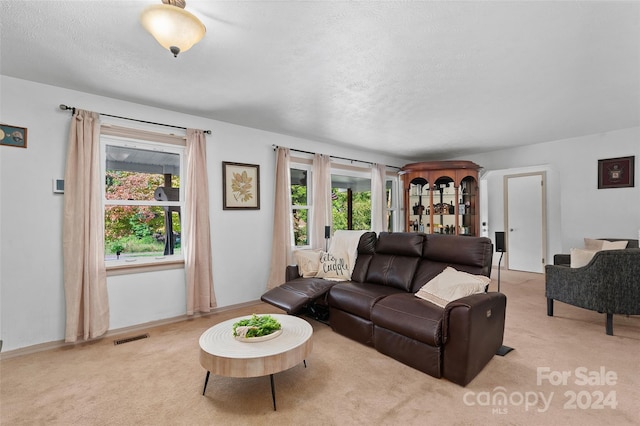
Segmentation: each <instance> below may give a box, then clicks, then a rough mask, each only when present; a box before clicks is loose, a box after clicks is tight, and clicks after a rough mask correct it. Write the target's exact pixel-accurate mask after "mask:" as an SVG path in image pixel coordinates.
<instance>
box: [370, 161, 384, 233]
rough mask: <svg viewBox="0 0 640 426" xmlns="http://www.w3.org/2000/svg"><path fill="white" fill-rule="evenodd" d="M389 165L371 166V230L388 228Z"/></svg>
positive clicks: (380, 230)
mask: <svg viewBox="0 0 640 426" xmlns="http://www.w3.org/2000/svg"><path fill="white" fill-rule="evenodd" d="M386 174H387V166H385V165H384V164H374V165H373V166H372V167H371V230H372V231H373V232H385V231H386V230H387V220H386V219H387V200H386V199H387V197H386V194H387V191H386Z"/></svg>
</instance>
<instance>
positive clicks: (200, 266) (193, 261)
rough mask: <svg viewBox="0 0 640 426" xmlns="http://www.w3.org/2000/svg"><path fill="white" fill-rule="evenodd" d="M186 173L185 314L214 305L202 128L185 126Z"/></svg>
mask: <svg viewBox="0 0 640 426" xmlns="http://www.w3.org/2000/svg"><path fill="white" fill-rule="evenodd" d="M186 145H187V146H186V154H187V174H186V194H185V210H186V215H187V217H186V218H185V219H186V220H185V238H184V240H185V244H184V263H185V273H186V280H187V315H193V314H194V313H196V312H210V311H211V308H215V307H216V306H217V303H216V296H215V292H214V290H213V267H212V262H213V260H212V258H211V231H210V230H211V228H210V224H209V183H208V179H207V150H206V139H205V136H204V132H203V131H202V130H194V129H187V144H186Z"/></svg>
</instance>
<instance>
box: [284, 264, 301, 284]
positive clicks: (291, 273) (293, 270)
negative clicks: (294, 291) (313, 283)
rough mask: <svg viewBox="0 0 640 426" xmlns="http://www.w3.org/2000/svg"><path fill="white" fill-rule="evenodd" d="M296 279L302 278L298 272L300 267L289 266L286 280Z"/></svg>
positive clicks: (285, 273)
mask: <svg viewBox="0 0 640 426" xmlns="http://www.w3.org/2000/svg"><path fill="white" fill-rule="evenodd" d="M296 278H300V273H299V272H298V265H287V269H286V270H285V272H284V280H285V281H293V280H295V279H296Z"/></svg>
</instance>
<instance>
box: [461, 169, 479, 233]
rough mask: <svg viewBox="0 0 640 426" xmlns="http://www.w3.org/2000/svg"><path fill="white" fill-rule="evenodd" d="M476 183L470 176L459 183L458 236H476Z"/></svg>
mask: <svg viewBox="0 0 640 426" xmlns="http://www.w3.org/2000/svg"><path fill="white" fill-rule="evenodd" d="M477 186H478V183H477V182H476V180H475V179H474V178H472V177H470V176H467V177H466V178H464V179H462V182H461V183H460V196H459V199H458V223H459V224H460V225H459V229H458V233H459V234H460V235H478V230H477V229H476V222H477V221H476V214H477V212H476V206H477V196H478V191H477Z"/></svg>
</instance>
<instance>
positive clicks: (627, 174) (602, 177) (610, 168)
mask: <svg viewBox="0 0 640 426" xmlns="http://www.w3.org/2000/svg"><path fill="white" fill-rule="evenodd" d="M634 163H635V156H631V157H619V158H607V159H604V160H598V189H605V188H630V187H633V186H634V183H633V174H634V171H635V169H634V167H635V165H634Z"/></svg>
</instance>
